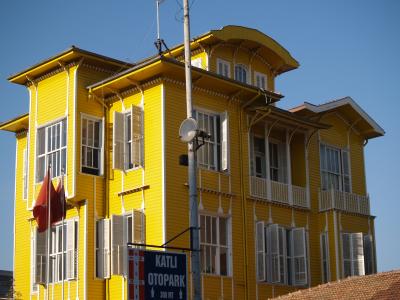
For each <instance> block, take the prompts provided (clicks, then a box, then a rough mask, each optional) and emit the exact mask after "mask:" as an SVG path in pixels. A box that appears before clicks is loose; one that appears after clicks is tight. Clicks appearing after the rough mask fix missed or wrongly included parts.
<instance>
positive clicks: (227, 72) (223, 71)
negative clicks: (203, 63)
mask: <svg viewBox="0 0 400 300" xmlns="http://www.w3.org/2000/svg"><path fill="white" fill-rule="evenodd" d="M217 73H218V75H221V76H224V77H228V78H230V77H231V67H230V64H229V62H228V61H226V60H223V59H220V58H217Z"/></svg>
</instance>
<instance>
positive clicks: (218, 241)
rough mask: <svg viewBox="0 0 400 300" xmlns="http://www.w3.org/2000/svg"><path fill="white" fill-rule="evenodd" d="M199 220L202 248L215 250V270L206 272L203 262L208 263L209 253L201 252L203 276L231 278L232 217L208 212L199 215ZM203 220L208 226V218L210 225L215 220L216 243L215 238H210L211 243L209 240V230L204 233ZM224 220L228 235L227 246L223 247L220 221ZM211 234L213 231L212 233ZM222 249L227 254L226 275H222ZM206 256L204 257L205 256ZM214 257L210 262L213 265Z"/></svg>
mask: <svg viewBox="0 0 400 300" xmlns="http://www.w3.org/2000/svg"><path fill="white" fill-rule="evenodd" d="M198 218H199V224H200V232H199V245H200V248H201V249H203V248H205V247H207V248H209V249H212V248H214V249H215V254H214V255H215V261H214V265H215V270H211V271H205V267H206V266H204V265H203V263H202V262H203V261H206V262H207V261H208V260H207V258H206V255H207V252H206V251H204V250H202V251H201V252H200V254H201V257H200V263H201V274H203V275H211V276H225V277H230V276H232V257H231V251H232V247H231V216H230V215H223V214H212V213H207V212H204V211H203V212H200V213H199V215H198ZM202 218H204V224H205V225H206V224H207V218H210V220H211V221H210V224H211V225H212V224H213V219H215V226H216V230H215V243H214V242H213V236H211V237H210V242H208V241H207V240H208V239H207V237H206V235H207V228H205V229H204V231H202V226H201V224H202ZM221 219H224V220H225V226H226V233H225V238H226V241H225V242H226V244H225V245H223V244H221V228H220V226H221V222H220V220H221ZM203 232H204V237H205V241H202V236H203ZM210 232H211V231H210ZM221 249H225V254H226V266H225V267H226V274H221V253H222V252H221ZM203 255H204V256H203ZM212 259H213V257H212V255H211V256H210V259H209V262H210V264H211V265H212Z"/></svg>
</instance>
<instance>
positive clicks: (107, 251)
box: [103, 219, 110, 278]
mask: <svg viewBox="0 0 400 300" xmlns="http://www.w3.org/2000/svg"><path fill="white" fill-rule="evenodd" d="M103 222H104V223H103V234H104V240H103V247H104V248H103V249H104V263H103V266H104V273H103V275H104V278H110V219H104V220H103Z"/></svg>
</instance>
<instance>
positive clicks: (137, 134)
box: [131, 105, 143, 166]
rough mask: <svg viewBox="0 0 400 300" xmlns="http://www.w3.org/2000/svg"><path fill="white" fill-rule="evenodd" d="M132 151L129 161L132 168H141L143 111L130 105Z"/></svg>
mask: <svg viewBox="0 0 400 300" xmlns="http://www.w3.org/2000/svg"><path fill="white" fill-rule="evenodd" d="M131 123H132V124H131V128H132V151H131V155H132V157H131V159H132V163H133V165H134V166H143V110H142V108H141V107H139V106H135V105H132V117H131Z"/></svg>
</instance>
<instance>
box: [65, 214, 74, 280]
mask: <svg viewBox="0 0 400 300" xmlns="http://www.w3.org/2000/svg"><path fill="white" fill-rule="evenodd" d="M75 248H76V247H75V220H73V219H71V220H67V249H66V250H67V262H66V266H65V267H66V278H67V279H75V277H76V276H75V274H76V264H77V260H76V249H75Z"/></svg>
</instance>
